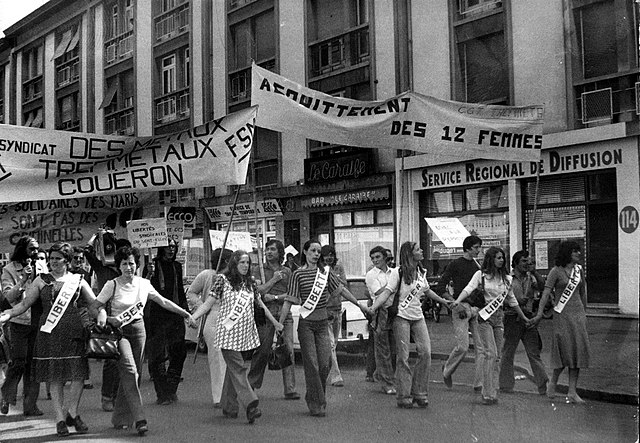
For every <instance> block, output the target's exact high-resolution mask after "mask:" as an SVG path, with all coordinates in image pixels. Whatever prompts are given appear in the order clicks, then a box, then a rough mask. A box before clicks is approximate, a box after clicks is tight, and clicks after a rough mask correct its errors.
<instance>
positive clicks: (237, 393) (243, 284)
mask: <svg viewBox="0 0 640 443" xmlns="http://www.w3.org/2000/svg"><path fill="white" fill-rule="evenodd" d="M250 268H251V259H250V257H249V254H247V253H246V252H245V251H242V250H238V251H235V252H234V253H233V254H231V258H230V259H229V266H228V267H227V269H226V270H225V271H223V272H222V273H221V274H219V275H217V276H216V277H215V280H214V281H213V287H212V289H211V295H210V296H209V298H207V299H206V300H205V302H204V303H203V304H202V305H201V306H200V307H199V308H198V309H197V310H196V312H194V314H193V318H194V319H195V320H197V319H198V318H200V317H202V316H203V315H205V314H206V313H208V312H209V311H210V310H211V308H212V307H213V306H214V305H217V304H218V303H219V304H220V312H219V314H218V317H217V320H216V335H215V339H214V345H215V346H217V347H218V348H220V350H221V351H222V357H223V358H224V361H225V363H226V364H227V370H226V372H225V377H224V385H223V387H222V397H221V400H220V402H221V406H222V414H223V415H224V416H225V417H228V418H237V417H238V411H239V408H240V407H242V408H243V409H244V410H245V412H246V415H247V421H248V422H249V423H250V424H251V423H253V422H255V420H256V418H259V417H260V416H262V411H260V409H258V404H259V400H258V396H257V395H256V393H255V392H254V391H253V388H252V387H251V385H250V384H249V369H250V368H251V356H252V355H253V352H254V350H255V349H256V348H257V347H258V346H260V339H259V337H258V329H257V327H256V322H255V317H254V309H256V308H255V306H254V303H255V304H257V305H258V306H259V308H262V309H263V310H264V313H265V315H266V317H267V318H268V319H269V321H271V322H272V323H273V325H274V326H275V328H276V330H277V331H282V330H283V329H284V326H282V325H281V324H280V323H278V321H277V320H276V319H275V318H274V317H273V315H271V312H269V310H268V309H266V308H265V306H264V304H263V303H262V299H261V298H260V295H259V294H258V291H257V289H256V284H255V282H254V281H253V279H252V278H251V274H250V273H249V269H250ZM238 403H240V405H238Z"/></svg>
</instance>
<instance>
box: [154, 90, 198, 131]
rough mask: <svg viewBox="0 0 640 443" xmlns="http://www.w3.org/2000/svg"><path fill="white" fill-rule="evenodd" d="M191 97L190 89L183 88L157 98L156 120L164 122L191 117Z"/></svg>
mask: <svg viewBox="0 0 640 443" xmlns="http://www.w3.org/2000/svg"><path fill="white" fill-rule="evenodd" d="M190 98H191V94H190V93H189V91H188V90H182V91H178V92H175V93H173V94H171V95H168V96H164V97H162V98H160V99H158V100H156V122H157V123H160V124H164V123H169V122H172V121H174V120H180V119H183V118H187V117H189V115H191V103H190Z"/></svg>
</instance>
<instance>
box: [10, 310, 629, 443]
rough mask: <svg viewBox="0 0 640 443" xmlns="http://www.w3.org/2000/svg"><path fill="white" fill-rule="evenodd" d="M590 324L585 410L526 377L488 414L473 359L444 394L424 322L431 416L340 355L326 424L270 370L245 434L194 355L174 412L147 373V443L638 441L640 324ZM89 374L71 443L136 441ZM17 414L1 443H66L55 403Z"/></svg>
mask: <svg viewBox="0 0 640 443" xmlns="http://www.w3.org/2000/svg"><path fill="white" fill-rule="evenodd" d="M588 323H589V330H590V336H591V339H592V340H591V344H592V347H593V349H592V354H597V353H600V352H601V353H602V355H601V356H596V355H594V361H593V365H592V368H589V369H585V370H583V371H582V372H581V374H580V380H579V387H580V388H581V389H582V391H580V393H581V395H582V396H583V398H585V399H586V400H587V404H586V405H574V404H568V403H566V402H565V399H564V397H562V396H561V397H558V398H556V399H554V400H553V401H552V400H550V399H548V398H546V397H545V396H540V395H538V394H537V393H536V392H535V387H534V386H533V383H531V381H529V380H528V379H526V378H522V379H520V380H518V381H517V382H516V392H515V393H514V394H500V396H499V403H498V404H497V405H495V406H485V405H482V404H481V402H480V398H479V395H478V394H477V393H474V392H473V389H472V387H471V381H472V378H473V361H472V359H471V358H469V359H468V360H467V361H465V362H464V363H463V364H462V365H461V366H460V368H459V369H458V371H456V373H455V374H454V376H453V381H454V386H453V389H447V388H446V387H445V386H444V384H443V382H442V377H441V373H440V368H441V364H442V361H441V360H440V358H441V357H444V356H445V355H446V354H447V353H448V351H449V349H448V348H449V346H451V347H452V346H453V342H452V341H450V339H449V338H447V333H450V332H451V319H450V317H448V316H443V317H442V320H441V322H440V323H435V322H434V321H433V320H431V319H429V320H428V327H429V332H430V335H431V340H432V349H433V353H432V355H433V357H434V359H433V365H432V370H431V377H430V380H431V382H430V385H429V389H430V391H429V401H430V404H429V407H428V408H427V409H417V408H416V409H413V410H404V409H399V408H397V407H396V402H395V398H394V397H393V396H388V395H385V394H383V393H382V391H381V389H380V387H379V386H378V385H377V384H375V383H367V382H365V381H364V377H365V369H364V368H365V366H364V359H363V356H362V355H354V354H340V355H339V360H340V364H341V370H342V373H343V378H344V379H345V387H342V388H337V387H332V386H328V387H327V399H328V407H327V416H326V417H324V418H316V417H310V416H309V415H308V410H307V407H306V405H305V402H304V399H301V400H293V401H291V400H284V398H283V395H282V377H281V375H280V373H279V372H273V371H267V374H266V376H265V382H264V385H263V387H262V389H260V390H259V391H258V396H259V397H260V407H261V409H262V411H263V416H262V417H261V418H259V419H258V420H257V421H256V423H255V424H254V425H248V424H247V422H246V418H245V417H244V416H243V415H242V414H241V415H240V417H239V418H238V419H235V420H233V419H225V418H223V417H222V414H221V411H220V410H219V409H213V407H212V402H211V394H210V387H209V381H208V380H209V378H208V371H207V367H206V355H204V354H199V355H198V357H197V361H196V363H195V364H194V363H193V353H191V354H190V355H189V357H188V359H187V362H185V369H184V373H183V375H184V379H185V380H184V382H183V383H181V384H180V388H179V390H178V395H179V397H180V400H179V401H178V402H177V403H175V404H172V405H169V406H159V405H156V404H155V394H154V392H153V385H152V383H151V382H150V380H149V376H148V372H147V371H146V366H145V371H144V375H143V382H142V394H143V400H144V403H145V409H146V412H147V419H148V421H149V428H150V431H149V433H148V434H147V436H146V437H145V439H146V440H147V441H154V442H155V441H163V442H201V441H203V442H204V441H219V442H236V441H237V442H254V441H256V442H272V441H273V442H288V441H303V442H307V441H309V442H316V441H317V442H327V441H329V442H334V441H335V442H387V441H389V442H392V441H393V442H395V441H434V442H513V441H520V442H556V441H562V442H633V441H638V407H637V403H636V404H629V400H630V399H633V398H635V399H637V396H638V378H637V374H638V372H637V368H638V326H637V325H638V320H637V319H631V320H620V319H607V318H592V317H590V318H589V320H588ZM550 325H551V322H550V321H545V322H543V323H542V326H541V335H542V337H543V342H544V344H545V346H547V347H548V344H549V343H550V341H548V340H549V336H548V334H549V332H550ZM596 326H597V328H596ZM594 328H595V329H599V328H605V329H607V330H605V329H599V330H595V329H594ZM628 342H631V343H628ZM630 359H632V360H630ZM543 361H545V363H547V362H548V352H547V353H545V354H544V355H543ZM516 363H517V365H518V366H520V367H521V368H522V370H521V374H524V371H525V370H527V369H528V368H529V366H528V363H527V361H526V356H525V355H524V351H523V350H522V349H519V351H518V354H517V356H516ZM91 369H92V377H91V379H92V381H93V383H94V385H95V389H93V390H87V391H85V392H84V396H83V399H82V404H81V409H80V415H81V417H82V418H83V420H84V421H85V422H86V423H87V425H88V426H89V428H90V433H89V434H86V435H82V436H81V435H74V434H73V433H72V434H71V436H70V437H69V439H70V440H73V441H76V442H120V441H135V440H138V439H139V437H137V435H136V434H135V433H134V432H133V431H128V430H125V431H118V430H115V429H112V427H111V424H110V418H111V414H110V413H107V412H103V411H102V410H101V409H100V384H101V380H100V378H101V377H100V374H101V371H100V369H101V366H100V363H99V362H97V361H91ZM627 372H631V373H632V374H631V375H630V374H628V373H627ZM605 375H606V376H605ZM296 379H297V382H298V391H299V392H300V393H301V394H302V395H303V397H304V392H305V389H304V374H303V371H302V365H301V363H300V361H299V356H298V361H297V364H296ZM561 381H562V379H561ZM42 391H44V387H43V389H42ZM602 393H606V395H604V394H602ZM602 399H607V400H608V401H606V402H605V401H601V400H602ZM19 406H20V404H18V407H16V408H11V410H10V412H9V415H7V416H2V415H0V442H3V443H4V442H48V441H59V440H60V439H58V438H57V437H56V435H55V420H54V414H53V409H52V407H51V401H48V400H44V399H41V400H40V401H39V406H40V408H41V409H42V410H43V411H44V412H45V415H44V416H42V417H36V418H25V417H23V416H22V411H21V409H20V407H19Z"/></svg>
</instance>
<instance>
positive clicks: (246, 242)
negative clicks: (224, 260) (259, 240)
mask: <svg viewBox="0 0 640 443" xmlns="http://www.w3.org/2000/svg"><path fill="white" fill-rule="evenodd" d="M225 233H226V231H215V230H210V231H209V239H210V240H211V250H216V249H218V248H221V247H222V243H223V242H224V236H225ZM253 243H254V242H253V241H252V238H251V234H249V233H248V232H234V231H231V232H229V236H228V237H227V243H226V244H225V246H224V247H225V249H230V250H231V251H237V250H238V249H241V250H243V251H247V252H251V251H252V250H253Z"/></svg>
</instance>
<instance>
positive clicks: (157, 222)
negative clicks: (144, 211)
mask: <svg viewBox="0 0 640 443" xmlns="http://www.w3.org/2000/svg"><path fill="white" fill-rule="evenodd" d="M127 234H128V238H129V241H130V242H131V246H133V247H135V248H138V249H144V248H159V247H162V246H167V245H168V244H169V242H168V237H167V221H166V219H164V218H146V219H144V220H133V221H130V222H129V223H127Z"/></svg>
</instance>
